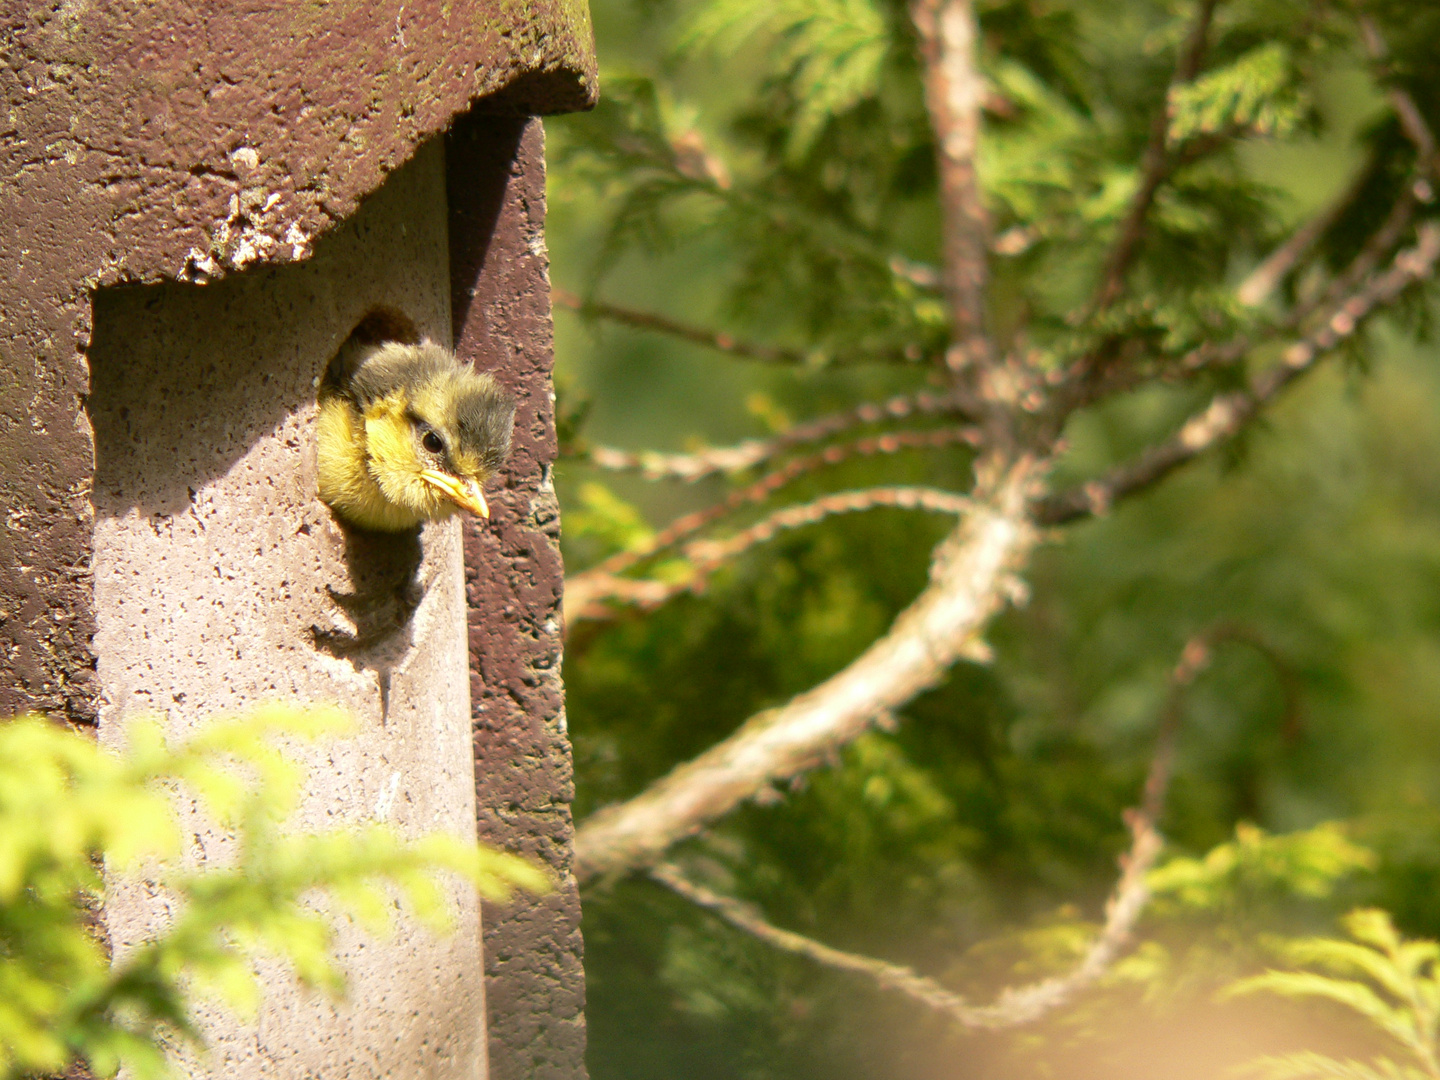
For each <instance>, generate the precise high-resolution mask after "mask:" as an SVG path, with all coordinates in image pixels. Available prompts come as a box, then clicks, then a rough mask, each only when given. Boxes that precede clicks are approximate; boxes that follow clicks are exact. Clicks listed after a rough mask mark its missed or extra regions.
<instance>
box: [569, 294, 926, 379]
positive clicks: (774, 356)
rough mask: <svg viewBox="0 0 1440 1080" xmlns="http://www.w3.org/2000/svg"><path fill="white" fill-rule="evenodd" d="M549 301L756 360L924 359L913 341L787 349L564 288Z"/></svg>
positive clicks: (808, 363) (821, 363)
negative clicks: (839, 348) (889, 345)
mask: <svg viewBox="0 0 1440 1080" xmlns="http://www.w3.org/2000/svg"><path fill="white" fill-rule="evenodd" d="M550 299H551V301H552V302H553V303H554V304H555V305H557V306H559V307H563V308H567V309H569V310H570V311H574V312H576V313H577V314H579V315H580V316H582V317H584V318H595V319H607V320H609V321H610V322H615V323H619V324H620V325H622V326H629V327H632V328H634V329H636V330H648V331H651V332H653V333H657V334H665V335H668V336H669V337H673V338H678V339H679V340H681V341H688V342H690V343H691V344H692V345H700V346H702V347H704V348H707V349H714V350H716V351H717V352H722V353H725V354H726V355H727V356H735V357H739V358H740V359H742V360H759V361H761V362H763V363H767V364H777V365H784V366H787V367H826V366H829V365H844V364H906V365H910V364H917V363H921V362H923V361H924V360H925V359H926V355H925V352H924V350H923V349H920V348H918V347H917V346H914V345H909V346H903V347H900V346H897V347H894V348H891V349H889V350H884V349H857V350H855V351H853V352H843V353H842V352H827V351H825V350H823V349H811V350H808V351H807V350H805V349H787V348H781V347H779V346H775V345H764V344H761V343H760V342H756V341H745V340H742V339H740V338H737V337H735V336H734V335H733V334H729V333H726V332H725V331H723V330H712V329H709V328H708V327H703V326H695V325H694V324H692V323H685V322H681V321H680V320H678V319H672V318H670V317H669V316H668V315H657V314H656V313H654V312H652V311H640V310H638V309H636V308H629V307H624V306H622V305H619V304H611V303H607V302H605V301H603V300H586V299H585V298H584V297H581V296H577V295H576V294H574V293H572V292H569V291H567V290H565V289H561V288H557V287H552V288H551V290H550Z"/></svg>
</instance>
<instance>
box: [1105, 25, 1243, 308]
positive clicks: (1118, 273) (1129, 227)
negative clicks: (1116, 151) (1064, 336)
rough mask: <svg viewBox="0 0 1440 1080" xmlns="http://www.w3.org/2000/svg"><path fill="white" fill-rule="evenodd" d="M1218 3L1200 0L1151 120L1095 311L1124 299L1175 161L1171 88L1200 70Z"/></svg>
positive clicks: (1183, 82)
mask: <svg viewBox="0 0 1440 1080" xmlns="http://www.w3.org/2000/svg"><path fill="white" fill-rule="evenodd" d="M1215 4H1216V0H1200V9H1199V11H1198V12H1197V13H1196V16H1195V23H1194V25H1193V26H1192V27H1191V28H1190V33H1189V35H1187V37H1186V39H1185V43H1184V45H1183V46H1182V47H1181V49H1180V55H1179V57H1178V58H1177V59H1176V62H1175V74H1174V76H1173V77H1172V79H1171V80H1170V85H1169V87H1168V88H1167V90H1166V94H1165V99H1164V100H1163V101H1162V102H1161V103H1160V108H1159V109H1158V110H1156V113H1155V116H1154V118H1153V119H1152V120H1151V122H1150V139H1149V141H1148V142H1147V143H1146V145H1145V152H1144V154H1143V155H1142V156H1141V159H1140V186H1139V187H1138V188H1137V189H1136V190H1135V197H1134V198H1133V199H1131V201H1130V208H1129V209H1128V210H1127V211H1126V213H1125V220H1124V221H1123V222H1122V223H1121V225H1120V232H1119V233H1118V234H1117V236H1116V239H1115V246H1114V247H1113V248H1111V249H1110V254H1109V256H1108V257H1107V258H1106V260H1105V269H1104V271H1103V272H1102V274H1101V278H1100V287H1099V289H1098V290H1097V291H1096V293H1095V298H1094V300H1092V301H1091V304H1090V308H1091V311H1092V312H1095V311H1103V310H1104V309H1105V308H1107V307H1109V306H1110V305H1111V304H1113V303H1114V302H1115V301H1116V300H1118V299H1119V298H1120V293H1121V292H1122V291H1123V290H1124V288H1125V276H1126V274H1128V273H1129V271H1130V266H1131V264H1132V263H1133V262H1134V261H1135V256H1136V254H1137V253H1138V252H1139V250H1140V242H1141V241H1142V240H1143V239H1144V238H1145V224H1146V220H1147V219H1148V218H1149V216H1150V208H1151V206H1152V205H1154V202H1155V195H1156V193H1158V192H1159V190H1160V185H1161V184H1163V183H1164V182H1165V180H1166V178H1167V177H1168V176H1169V175H1170V172H1171V169H1172V167H1173V164H1174V162H1173V160H1172V158H1171V157H1170V154H1169V152H1168V150H1167V148H1166V132H1168V131H1169V128H1170V110H1169V105H1170V91H1172V90H1174V89H1175V88H1176V87H1178V86H1182V85H1184V84H1185V83H1188V82H1190V81H1191V80H1192V79H1194V78H1195V75H1196V74H1197V73H1198V72H1199V70H1200V62H1201V60H1202V59H1203V58H1204V56H1205V47H1206V43H1207V41H1208V39H1209V36H1210V21H1211V19H1212V18H1213V17H1214V14H1215Z"/></svg>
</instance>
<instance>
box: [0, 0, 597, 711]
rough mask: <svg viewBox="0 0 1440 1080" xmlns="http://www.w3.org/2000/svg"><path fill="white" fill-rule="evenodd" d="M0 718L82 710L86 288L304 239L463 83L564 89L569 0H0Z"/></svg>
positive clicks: (263, 259)
mask: <svg viewBox="0 0 1440 1080" xmlns="http://www.w3.org/2000/svg"><path fill="white" fill-rule="evenodd" d="M0 42H3V45H4V48H3V54H4V63H3V64H0V116H3V125H0V266H3V267H4V268H5V274H4V276H3V277H0V327H3V334H0V505H3V506H4V507H5V510H6V525H7V528H6V529H4V530H0V713H9V712H13V711H16V710H19V709H25V708H35V709H43V710H45V711H47V712H49V713H51V714H52V715H56V716H62V717H67V718H69V719H72V720H74V721H78V722H82V723H83V722H88V721H89V720H91V719H92V718H93V715H94V686H93V684H92V680H91V669H92V666H93V656H92V654H91V652H90V648H89V643H90V635H91V634H92V633H93V631H94V612H93V610H92V607H91V602H90V581H89V566H90V506H89V502H88V499H87V496H88V494H89V490H90V482H91V467H92V461H93V458H92V444H91V439H90V431H89V426H88V424H87V423H86V422H85V418H84V415H83V398H84V395H85V394H86V393H87V390H88V386H87V378H88V375H87V371H86V366H85V351H86V348H87V346H88V344H89V337H90V302H89V293H90V291H91V290H92V289H94V288H95V287H97V286H104V285H111V284H115V283H119V282H125V281H151V282H153V281H158V280H161V279H182V280H216V279H219V278H222V277H224V276H226V275H227V274H229V273H231V272H233V271H236V270H241V269H244V268H246V267H254V266H261V265H266V264H273V263H277V262H285V261H290V260H298V259H303V258H305V257H306V256H307V255H308V253H309V252H310V250H311V245H312V242H313V241H314V239H315V238H316V237H317V236H320V235H321V234H323V233H324V232H325V231H326V230H327V229H330V228H333V227H334V226H335V225H336V223H337V222H340V221H343V220H344V219H345V218H346V217H347V216H348V215H350V214H352V213H353V212H354V211H355V208H356V206H357V205H358V204H359V202H360V200H362V199H363V198H364V197H365V196H366V195H368V194H369V193H370V192H371V191H373V190H375V189H376V187H378V186H379V185H380V183H381V182H382V181H383V180H384V178H385V176H386V175H387V174H388V173H389V172H390V171H391V170H392V169H395V168H396V167H398V166H399V165H400V164H401V163H403V162H405V161H406V160H408V159H409V158H410V157H411V155H412V154H414V153H415V150H416V148H417V147H418V146H419V145H420V144H421V143H422V142H424V141H425V140H426V139H428V138H431V137H433V136H435V135H437V134H438V133H440V132H442V131H444V130H445V129H446V127H447V126H448V125H449V124H450V121H451V119H452V118H453V117H454V116H456V115H457V114H459V113H461V112H463V111H465V110H466V109H467V108H469V107H470V105H471V104H472V103H473V102H474V101H476V100H477V99H480V98H483V97H488V98H489V99H490V100H491V102H492V103H493V104H496V105H499V104H503V105H504V106H506V107H508V108H511V109H516V110H520V111H535V112H546V111H553V110H561V109H573V108H584V107H585V106H586V105H587V104H589V103H590V102H592V101H593V100H594V94H595V67H594V63H595V62H594V55H593V45H592V41H591V35H590V27H589V17H588V13H587V11H586V7H585V4H584V2H583V0H527V2H526V3H524V4H515V3H512V2H511V0H446V2H445V3H443V4H441V3H415V2H414V0H364V2H358V0H331V2H328V3H278V2H277V3H240V2H232V0H224V2H209V3H193V2H191V0H106V2H105V3H95V2H93V0H0Z"/></svg>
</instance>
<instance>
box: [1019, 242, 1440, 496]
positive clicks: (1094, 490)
mask: <svg viewBox="0 0 1440 1080" xmlns="http://www.w3.org/2000/svg"><path fill="white" fill-rule="evenodd" d="M1437 259H1440V224H1437V223H1435V222H1427V223H1425V224H1424V225H1422V226H1421V227H1420V228H1419V230H1417V236H1416V243H1415V246H1414V247H1413V248H1407V249H1406V250H1405V251H1402V252H1401V253H1400V254H1399V255H1397V256H1396V257H1395V260H1394V262H1393V263H1392V264H1391V265H1390V267H1389V268H1388V269H1387V270H1386V271H1385V272H1384V273H1380V274H1377V275H1375V276H1373V277H1372V278H1371V279H1370V280H1369V281H1368V282H1367V283H1366V284H1365V285H1364V286H1362V287H1361V288H1360V289H1358V290H1357V291H1356V292H1355V293H1353V294H1351V296H1350V297H1348V298H1347V299H1346V300H1344V301H1343V302H1341V303H1340V304H1338V305H1336V306H1335V307H1333V308H1332V309H1331V310H1330V313H1329V317H1328V318H1326V319H1325V321H1324V322H1322V323H1321V324H1320V325H1319V326H1318V327H1316V329H1315V330H1313V331H1312V332H1311V333H1309V334H1307V335H1306V336H1305V337H1303V338H1301V339H1300V340H1299V341H1296V342H1295V343H1294V344H1292V345H1291V346H1290V347H1289V348H1287V349H1286V350H1285V352H1284V354H1283V356H1282V357H1281V360H1280V363H1278V364H1276V365H1275V366H1274V367H1273V368H1269V369H1267V370H1266V371H1265V372H1263V373H1262V374H1261V375H1260V376H1259V377H1258V378H1256V379H1255V381H1254V382H1253V383H1252V385H1251V386H1250V388H1249V389H1247V390H1237V391H1232V392H1228V393H1223V394H1218V395H1216V397H1215V398H1213V399H1212V400H1211V402H1210V404H1209V405H1208V406H1207V407H1206V408H1205V409H1204V410H1202V411H1201V412H1198V413H1196V414H1195V415H1194V416H1192V417H1191V418H1190V419H1189V420H1188V421H1186V422H1185V424H1184V425H1182V426H1181V428H1180V430H1179V431H1178V432H1176V433H1175V435H1174V436H1173V437H1172V438H1170V439H1167V440H1166V441H1164V442H1162V443H1158V444H1156V445H1155V446H1152V447H1150V448H1149V449H1148V450H1146V451H1144V452H1143V453H1141V454H1140V455H1138V456H1137V457H1136V458H1134V459H1133V460H1131V461H1128V462H1126V463H1124V464H1123V465H1119V466H1117V467H1116V468H1114V469H1112V470H1111V471H1110V472H1108V473H1106V474H1105V475H1104V476H1102V477H1100V478H1098V479H1096V480H1093V481H1090V482H1089V483H1086V484H1083V485H1081V486H1080V487H1077V488H1074V489H1072V490H1070V491H1064V492H1059V493H1057V494H1055V495H1052V496H1050V497H1049V498H1047V499H1045V500H1043V501H1042V502H1041V503H1040V504H1039V505H1038V506H1037V507H1036V510H1035V517H1036V520H1037V521H1039V522H1040V523H1041V524H1044V525H1062V524H1064V523H1066V522H1069V521H1074V520H1075V519H1076V518H1081V517H1085V516H1087V515H1091V514H1096V515H1102V514H1104V513H1106V512H1107V511H1108V510H1109V509H1110V507H1111V505H1113V504H1114V503H1115V502H1116V501H1117V500H1118V499H1121V498H1124V497H1125V496H1126V495H1130V494H1132V493H1134V492H1136V491H1139V490H1141V489H1143V488H1147V487H1150V486H1151V485H1153V484H1155V483H1156V482H1158V481H1159V480H1161V479H1163V478H1164V477H1165V476H1168V475H1169V474H1170V473H1171V472H1173V471H1174V470H1175V469H1177V468H1179V467H1180V466H1181V465H1184V464H1185V463H1186V462H1188V461H1191V460H1193V459H1194V458H1196V457H1198V456H1199V455H1201V454H1203V453H1205V452H1206V451H1207V450H1209V449H1211V448H1212V447H1214V446H1215V445H1217V444H1218V443H1220V442H1223V441H1224V440H1226V439H1229V438H1231V437H1233V436H1234V435H1235V434H1237V433H1238V432H1239V431H1240V430H1241V428H1243V427H1244V426H1245V425H1246V424H1247V423H1249V421H1250V420H1252V419H1253V418H1254V417H1255V415H1256V414H1257V413H1258V412H1259V411H1260V410H1261V409H1262V408H1263V407H1264V406H1265V405H1267V404H1268V403H1269V402H1270V401H1272V400H1273V399H1274V398H1275V397H1276V396H1278V395H1279V394H1280V393H1281V391H1283V390H1284V389H1285V388H1286V387H1287V386H1289V385H1290V384H1291V383H1292V382H1293V381H1294V380H1295V379H1296V378H1298V377H1299V376H1301V375H1303V374H1304V373H1305V372H1307V371H1309V370H1310V369H1311V368H1312V367H1314V365H1315V363H1316V361H1317V360H1319V359H1320V358H1321V357H1322V356H1324V355H1325V354H1326V353H1327V352H1329V351H1330V350H1331V349H1334V348H1335V347H1336V346H1337V345H1339V344H1340V343H1341V342H1343V341H1344V340H1346V339H1347V338H1349V337H1350V336H1351V335H1353V334H1354V333H1355V331H1356V330H1357V329H1358V328H1359V327H1360V324H1361V323H1362V322H1363V320H1364V319H1365V317H1366V316H1368V315H1370V314H1371V313H1373V312H1374V311H1375V310H1376V309H1378V308H1380V307H1383V306H1384V305H1386V304H1389V303H1391V302H1393V301H1394V300H1395V299H1396V298H1397V297H1398V296H1399V295H1400V294H1401V293H1402V292H1403V291H1404V290H1405V289H1407V288H1409V287H1410V286H1411V285H1413V284H1414V283H1415V282H1417V281H1421V280H1424V279H1426V278H1428V277H1430V276H1431V275H1432V274H1433V273H1434V271H1435V264H1436V261H1437Z"/></svg>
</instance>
